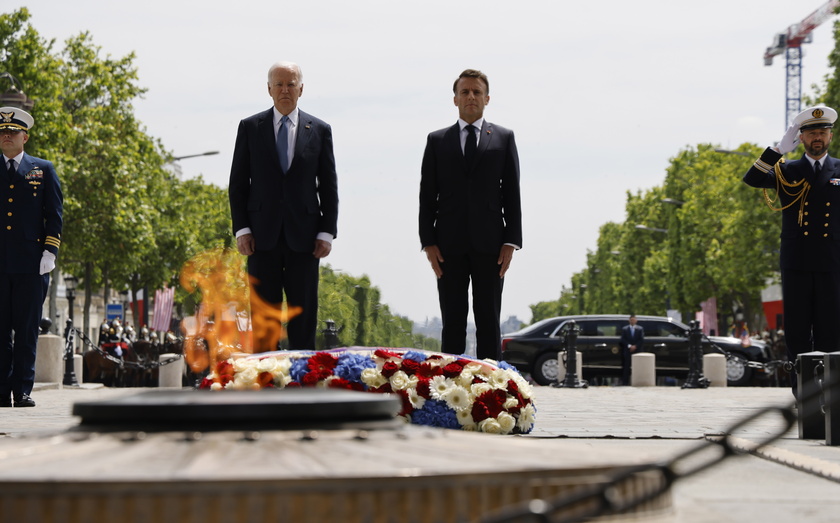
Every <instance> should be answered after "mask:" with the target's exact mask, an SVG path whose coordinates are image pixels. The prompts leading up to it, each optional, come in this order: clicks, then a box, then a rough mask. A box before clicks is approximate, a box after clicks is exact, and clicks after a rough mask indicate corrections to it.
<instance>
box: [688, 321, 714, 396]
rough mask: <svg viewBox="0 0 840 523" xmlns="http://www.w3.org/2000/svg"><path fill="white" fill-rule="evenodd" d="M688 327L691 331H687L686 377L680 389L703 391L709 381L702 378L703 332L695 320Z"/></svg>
mask: <svg viewBox="0 0 840 523" xmlns="http://www.w3.org/2000/svg"><path fill="white" fill-rule="evenodd" d="M688 326H689V328H690V329H691V330H689V331H688V377H687V378H686V379H685V383H683V386H682V388H684V389H705V388H708V386H709V380H708V379H706V377H705V376H703V331H701V330H700V322H699V321H697V320H693V321H691V323H689V324H688Z"/></svg>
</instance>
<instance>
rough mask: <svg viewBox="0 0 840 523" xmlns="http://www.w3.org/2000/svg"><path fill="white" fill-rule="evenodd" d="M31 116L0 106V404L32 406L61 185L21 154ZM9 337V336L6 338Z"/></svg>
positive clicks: (45, 166) (46, 167) (46, 166)
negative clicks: (36, 358)
mask: <svg viewBox="0 0 840 523" xmlns="http://www.w3.org/2000/svg"><path fill="white" fill-rule="evenodd" d="M34 123H35V120H34V119H33V118H32V116H31V115H29V114H28V113H27V112H26V111H23V110H21V109H18V108H17V107H0V149H1V150H2V151H3V165H2V166H0V407H11V406H12V405H13V403H12V398H13V397H14V406H15V407H34V406H35V401H34V400H33V399H32V398H31V397H30V396H29V395H30V394H31V393H32V386H33V384H34V383H35V347H36V345H37V343H38V322H39V320H40V319H41V308H42V306H43V304H44V299H45V298H46V293H45V291H44V289H45V282H47V281H49V273H50V271H52V270H53V269H54V268H55V257H56V254H58V248H59V246H60V245H61V223H62V222H61V210H62V202H63V198H62V195H61V184H60V183H59V181H58V176H57V175H56V173H55V168H54V167H53V164H52V163H50V162H48V161H46V160H42V159H40V158H35V157H33V156H30V155H28V154H26V153H25V152H23V145H24V144H25V143H26V142H27V141H28V140H29V129H31V128H32V126H33V125H34ZM12 336H14V339H12Z"/></svg>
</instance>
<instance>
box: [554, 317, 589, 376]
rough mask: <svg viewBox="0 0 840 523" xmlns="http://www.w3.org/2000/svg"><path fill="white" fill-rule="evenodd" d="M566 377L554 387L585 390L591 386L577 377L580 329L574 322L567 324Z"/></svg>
mask: <svg viewBox="0 0 840 523" xmlns="http://www.w3.org/2000/svg"><path fill="white" fill-rule="evenodd" d="M566 327H567V328H566V336H565V345H566V376H565V378H563V379H562V380H558V381H557V382H556V383H552V384H551V386H552V387H563V388H570V389H585V388H586V387H588V386H589V382H587V381H586V380H580V379H578V375H577V337H578V334H580V327H578V326H577V323H575V321H574V320H571V321H569V323H567V324H566Z"/></svg>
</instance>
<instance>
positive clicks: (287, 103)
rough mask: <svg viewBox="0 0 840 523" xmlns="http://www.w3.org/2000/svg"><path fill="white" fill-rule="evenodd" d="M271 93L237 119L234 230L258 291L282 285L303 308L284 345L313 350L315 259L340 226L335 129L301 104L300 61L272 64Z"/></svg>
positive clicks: (271, 295)
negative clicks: (260, 107) (267, 104)
mask: <svg viewBox="0 0 840 523" xmlns="http://www.w3.org/2000/svg"><path fill="white" fill-rule="evenodd" d="M268 94H269V95H270V96H271V98H272V99H273V100H274V107H272V108H271V109H268V110H267V111H263V112H261V113H257V114H255V115H253V116H250V117H248V118H246V119H244V120H242V121H241V122H240V123H239V130H238V132H237V135H236V145H235V147H234V151H233V163H232V165H231V170H230V185H229V195H230V209H231V216H232V220H233V232H234V234H235V235H236V245H237V248H238V250H239V252H240V253H242V254H245V255H248V273H249V274H250V275H251V276H252V278H253V279H254V280H255V282H256V283H255V289H256V292H257V293H258V294H259V296H260V298H262V300H264V301H266V302H269V303H271V304H280V303H281V302H282V301H283V294H284V292H285V295H286V301H287V303H288V305H289V306H290V307H300V308H301V310H302V312H301V313H300V314H299V315H298V316H296V317H294V318H293V319H292V320H291V321H290V322H289V325H288V335H289V347H290V348H292V349H305V350H313V349H315V331H316V328H317V322H318V265H319V262H320V259H321V258H324V257H326V256H327V255H329V254H330V251H331V249H332V241H333V239H334V238H335V237H336V234H337V222H338V184H337V177H336V172H335V157H334V156H333V142H332V129H331V128H330V126H329V125H328V124H327V123H325V122H323V121H322V120H319V119H318V118H315V117H314V116H312V115H309V114H307V113H305V112H303V111H301V110H299V109H298V107H297V101H298V98H300V96H301V95H302V94H303V75H302V73H301V70H300V67H299V66H298V65H297V64H294V63H291V62H279V63H276V64H274V65H273V66H271V68H270V69H269V71H268ZM253 303H254V300H253V299H252V304H253ZM255 342H256V343H259V340H255ZM274 348H275V347H257V349H258V350H273V349H274Z"/></svg>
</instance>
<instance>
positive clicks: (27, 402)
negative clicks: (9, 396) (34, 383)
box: [15, 394, 35, 408]
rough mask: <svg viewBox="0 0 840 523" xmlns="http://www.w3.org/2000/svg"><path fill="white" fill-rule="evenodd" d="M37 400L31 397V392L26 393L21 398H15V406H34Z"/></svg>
mask: <svg viewBox="0 0 840 523" xmlns="http://www.w3.org/2000/svg"><path fill="white" fill-rule="evenodd" d="M34 406H35V400H33V399H32V398H30V397H29V394H24V395H23V396H21V397H20V398H15V408H20V407H34Z"/></svg>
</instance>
